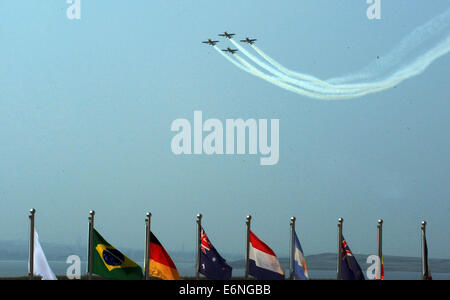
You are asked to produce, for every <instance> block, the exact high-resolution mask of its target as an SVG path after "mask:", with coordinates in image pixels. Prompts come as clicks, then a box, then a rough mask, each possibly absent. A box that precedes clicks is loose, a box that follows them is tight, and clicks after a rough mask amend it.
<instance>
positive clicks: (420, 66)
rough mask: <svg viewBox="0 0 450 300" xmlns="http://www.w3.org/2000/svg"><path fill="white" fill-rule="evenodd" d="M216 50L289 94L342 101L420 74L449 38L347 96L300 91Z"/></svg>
mask: <svg viewBox="0 0 450 300" xmlns="http://www.w3.org/2000/svg"><path fill="white" fill-rule="evenodd" d="M217 50H219V52H220V53H221V54H223V55H224V57H226V58H227V59H228V60H229V61H230V62H232V63H233V64H235V65H236V66H238V67H239V68H241V69H243V70H244V71H246V72H248V73H250V74H253V75H255V76H257V77H260V78H262V79H264V80H266V81H268V82H270V83H272V84H274V85H277V86H279V87H281V88H284V89H286V90H289V91H291V92H294V93H297V94H300V95H304V96H308V97H312V98H317V99H322V100H344V99H351V98H356V97H361V96H365V95H368V94H371V93H375V92H380V91H383V90H386V89H389V88H392V87H394V86H396V85H397V84H399V83H400V82H402V81H403V80H405V79H407V78H410V77H412V76H416V75H418V74H420V73H422V72H423V71H425V69H426V68H427V67H428V66H429V65H430V64H431V63H432V62H433V61H435V60H436V59H437V58H439V57H441V56H443V55H445V54H447V53H448V52H449V51H450V36H449V37H447V39H445V40H444V41H443V42H441V43H440V44H439V45H438V46H436V47H435V48H433V49H432V50H430V51H428V52H427V53H425V54H424V55H422V56H420V57H418V58H417V59H416V60H415V61H414V62H413V63H412V64H410V65H409V66H407V67H406V68H403V69H401V70H399V71H397V72H396V73H394V74H393V75H392V76H390V77H389V78H386V79H384V80H382V81H379V82H378V84H379V87H377V88H374V89H366V90H361V91H360V92H355V93H349V94H334V93H330V94H323V93H317V92H313V91H308V90H305V89H302V88H300V87H296V86H292V85H290V84H287V83H286V82H283V81H282V80H281V79H280V78H278V77H274V76H269V75H267V74H265V73H263V72H261V71H260V70H258V69H256V68H255V67H254V66H252V65H251V64H250V63H248V62H247V61H246V60H244V59H243V58H241V57H240V56H238V55H234V56H235V58H236V59H237V60H238V61H239V62H240V64H239V63H238V62H236V61H234V60H232V58H231V57H229V56H228V55H225V54H224V53H222V52H221V51H220V49H218V48H217ZM244 54H245V53H244Z"/></svg>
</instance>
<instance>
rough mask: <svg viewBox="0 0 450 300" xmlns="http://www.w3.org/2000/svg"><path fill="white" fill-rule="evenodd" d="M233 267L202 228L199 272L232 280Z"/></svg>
mask: <svg viewBox="0 0 450 300" xmlns="http://www.w3.org/2000/svg"><path fill="white" fill-rule="evenodd" d="M231 271H232V268H231V267H230V266H229V265H228V264H227V262H226V261H225V259H223V258H222V256H220V254H219V253H218V252H217V250H216V248H214V246H213V245H212V244H211V242H210V241H209V240H208V237H207V236H206V233H205V231H204V230H203V228H202V230H201V245H200V264H199V272H200V273H201V274H203V275H205V276H206V277H207V278H209V279H214V280H230V279H231Z"/></svg>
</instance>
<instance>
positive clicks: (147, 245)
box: [144, 212, 152, 280]
mask: <svg viewBox="0 0 450 300" xmlns="http://www.w3.org/2000/svg"><path fill="white" fill-rule="evenodd" d="M146 216H147V218H146V219H145V257H144V272H145V277H144V278H145V280H148V277H149V273H150V232H151V231H150V220H151V217H152V214H151V213H149V212H148V213H147V214H146Z"/></svg>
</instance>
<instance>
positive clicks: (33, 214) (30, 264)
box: [28, 208, 36, 280]
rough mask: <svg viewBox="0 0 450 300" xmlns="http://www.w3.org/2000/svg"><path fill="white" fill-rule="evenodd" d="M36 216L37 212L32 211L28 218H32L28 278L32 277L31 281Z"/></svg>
mask: <svg viewBox="0 0 450 300" xmlns="http://www.w3.org/2000/svg"><path fill="white" fill-rule="evenodd" d="M35 214H36V210H35V209H34V208H33V209H30V215H29V216H28V217H29V218H30V253H29V260H28V263H29V266H28V271H29V272H28V276H29V277H30V280H31V279H33V275H34V216H35Z"/></svg>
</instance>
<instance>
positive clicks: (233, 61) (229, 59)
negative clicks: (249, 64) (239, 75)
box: [213, 46, 253, 74]
mask: <svg viewBox="0 0 450 300" xmlns="http://www.w3.org/2000/svg"><path fill="white" fill-rule="evenodd" d="M213 47H214V49H216V50H217V52H219V53H220V54H222V55H223V57H225V58H226V59H227V60H228V61H229V62H231V63H232V64H233V65H235V66H236V67H238V68H239V69H241V70H243V71H245V72H248V73H250V74H253V73H252V72H250V70H249V69H248V68H246V67H244V66H243V65H241V64H240V63H238V62H237V61H235V60H234V59H232V58H231V57H230V56H229V55H226V54H225V53H224V52H223V51H222V50H220V49H219V47H217V46H213Z"/></svg>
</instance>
